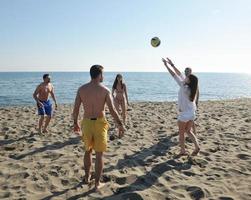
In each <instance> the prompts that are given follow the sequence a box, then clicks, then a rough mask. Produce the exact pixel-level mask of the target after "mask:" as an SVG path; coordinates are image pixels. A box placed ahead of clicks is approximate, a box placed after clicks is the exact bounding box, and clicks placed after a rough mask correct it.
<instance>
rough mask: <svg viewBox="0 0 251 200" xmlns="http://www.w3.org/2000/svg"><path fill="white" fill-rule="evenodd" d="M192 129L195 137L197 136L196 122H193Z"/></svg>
mask: <svg viewBox="0 0 251 200" xmlns="http://www.w3.org/2000/svg"><path fill="white" fill-rule="evenodd" d="M192 129H193V133H194V134H195V135H197V131H196V124H195V122H193V126H192Z"/></svg>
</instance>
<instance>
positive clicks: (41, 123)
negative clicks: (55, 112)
mask: <svg viewBox="0 0 251 200" xmlns="http://www.w3.org/2000/svg"><path fill="white" fill-rule="evenodd" d="M43 122H44V116H43V115H40V119H39V122H38V132H39V133H41V132H42V126H43Z"/></svg>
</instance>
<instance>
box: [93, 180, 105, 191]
mask: <svg viewBox="0 0 251 200" xmlns="http://www.w3.org/2000/svg"><path fill="white" fill-rule="evenodd" d="M104 186H105V183H101V182H99V184H95V188H94V190H95V191H97V190H99V189H101V188H102V187H104Z"/></svg>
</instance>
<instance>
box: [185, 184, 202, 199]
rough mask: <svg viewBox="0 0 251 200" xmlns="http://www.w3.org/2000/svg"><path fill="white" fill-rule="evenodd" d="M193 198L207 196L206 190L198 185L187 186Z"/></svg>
mask: <svg viewBox="0 0 251 200" xmlns="http://www.w3.org/2000/svg"><path fill="white" fill-rule="evenodd" d="M186 190H187V191H188V192H189V194H190V196H191V197H192V198H193V199H201V198H204V197H205V193H204V191H203V190H202V189H201V188H200V187H197V186H191V187H187V189H186Z"/></svg>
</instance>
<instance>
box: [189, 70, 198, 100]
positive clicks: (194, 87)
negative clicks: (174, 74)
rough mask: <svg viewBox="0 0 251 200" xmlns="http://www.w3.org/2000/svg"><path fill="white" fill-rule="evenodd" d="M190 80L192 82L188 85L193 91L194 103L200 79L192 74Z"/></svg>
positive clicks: (192, 98) (191, 97)
mask: <svg viewBox="0 0 251 200" xmlns="http://www.w3.org/2000/svg"><path fill="white" fill-rule="evenodd" d="M188 78H189V80H190V81H189V83H188V84H187V85H188V87H189V88H190V90H191V94H190V101H194V98H195V96H196V93H197V89H198V78H197V77H196V76H194V75H193V74H190V75H189V76H188Z"/></svg>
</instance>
